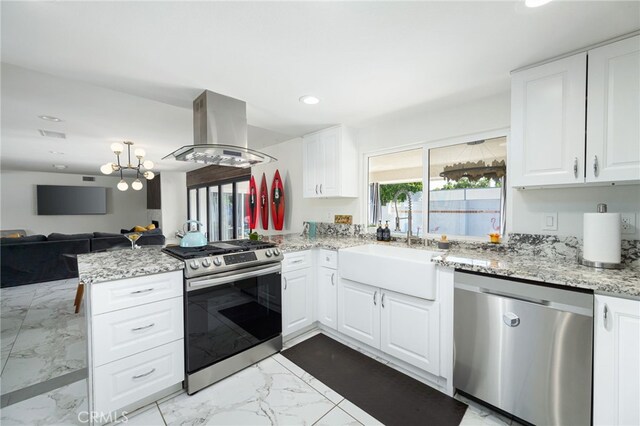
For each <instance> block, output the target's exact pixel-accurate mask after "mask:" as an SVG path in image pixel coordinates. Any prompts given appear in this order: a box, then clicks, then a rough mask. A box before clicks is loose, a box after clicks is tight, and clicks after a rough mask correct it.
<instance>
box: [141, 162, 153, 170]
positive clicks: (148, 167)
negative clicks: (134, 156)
mask: <svg viewBox="0 0 640 426" xmlns="http://www.w3.org/2000/svg"><path fill="white" fill-rule="evenodd" d="M142 166H143V167H144V168H145V169H147V170H149V169H153V166H154V164H153V161H151V160H144V162H143V163H142Z"/></svg>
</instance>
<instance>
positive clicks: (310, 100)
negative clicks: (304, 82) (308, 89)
mask: <svg viewBox="0 0 640 426" xmlns="http://www.w3.org/2000/svg"><path fill="white" fill-rule="evenodd" d="M299 100H300V102H302V103H303V104H307V105H315V104H317V103H318V102H320V99H318V98H316V97H315V96H311V95H304V96H301V97H300V99H299Z"/></svg>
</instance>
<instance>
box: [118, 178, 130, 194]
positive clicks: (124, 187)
mask: <svg viewBox="0 0 640 426" xmlns="http://www.w3.org/2000/svg"><path fill="white" fill-rule="evenodd" d="M118 189H119V190H120V191H126V190H127V189H129V185H128V184H127V182H125V181H124V179H122V180H120V182H118Z"/></svg>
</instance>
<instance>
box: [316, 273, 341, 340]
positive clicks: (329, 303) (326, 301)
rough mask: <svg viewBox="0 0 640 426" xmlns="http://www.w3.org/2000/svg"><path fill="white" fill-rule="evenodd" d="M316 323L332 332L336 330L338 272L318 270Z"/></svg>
mask: <svg viewBox="0 0 640 426" xmlns="http://www.w3.org/2000/svg"><path fill="white" fill-rule="evenodd" d="M317 290H318V291H317V293H318V303H317V306H318V321H319V322H320V324H324V325H326V326H327V327H331V328H333V329H334V330H335V329H337V328H338V318H337V317H338V271H336V270H335V269H331V268H325V267H320V268H318V281H317Z"/></svg>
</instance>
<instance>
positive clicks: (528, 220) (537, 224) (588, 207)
mask: <svg viewBox="0 0 640 426" xmlns="http://www.w3.org/2000/svg"><path fill="white" fill-rule="evenodd" d="M511 197H512V207H511V208H512V209H513V213H514V214H513V217H512V218H511V221H512V224H511V228H510V229H511V231H512V232H522V233H526V234H552V235H574V236H578V237H582V224H583V214H584V213H588V212H595V211H596V205H597V204H598V203H606V204H607V207H608V211H609V212H616V213H618V212H621V213H622V212H624V213H633V212H635V214H636V221H638V218H640V185H617V186H600V187H586V188H558V189H527V190H513V191H511ZM543 213H558V231H557V232H556V231H542V230H541V229H540V228H541V227H542V217H543ZM622 238H623V239H625V240H633V239H640V233H639V232H638V228H637V226H636V232H635V234H625V235H623V236H622Z"/></svg>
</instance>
